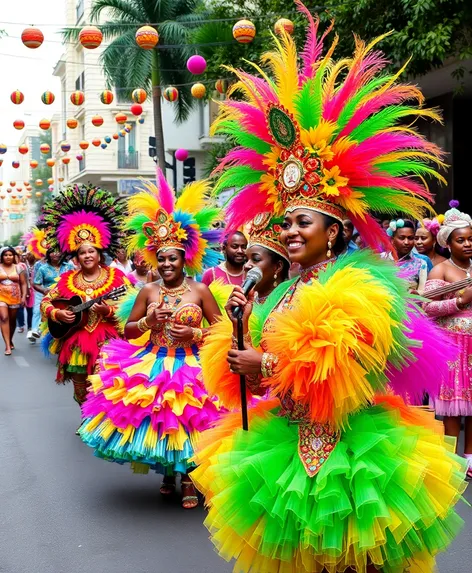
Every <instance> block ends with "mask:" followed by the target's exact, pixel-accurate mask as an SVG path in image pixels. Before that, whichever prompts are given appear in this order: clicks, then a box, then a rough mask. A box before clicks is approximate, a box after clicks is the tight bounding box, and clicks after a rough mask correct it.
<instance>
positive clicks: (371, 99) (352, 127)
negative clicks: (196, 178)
mask: <svg viewBox="0 0 472 573" xmlns="http://www.w3.org/2000/svg"><path fill="white" fill-rule="evenodd" d="M296 4H297V6H298V9H299V11H300V12H302V13H303V14H305V16H306V18H307V19H308V32H307V40H306V44H305V47H304V49H303V51H302V52H301V54H300V65H299V64H298V61H299V55H298V54H297V50H296V47H295V44H294V41H293V39H292V37H291V36H290V35H289V34H287V33H285V32H284V31H281V36H280V37H278V38H277V37H275V36H274V42H275V49H274V51H271V52H268V53H266V54H264V55H263V56H262V64H263V65H267V66H268V67H269V69H270V71H271V77H269V76H268V75H267V74H266V72H265V71H264V70H263V69H261V67H259V66H258V65H256V64H252V66H253V68H255V70H256V75H251V74H249V73H247V72H244V71H241V70H235V69H233V68H228V69H229V70H230V71H232V72H234V73H235V74H236V75H237V76H238V79H239V81H238V82H237V83H236V84H234V85H233V86H232V88H231V89H230V91H229V92H228V93H229V96H231V94H232V93H234V92H237V94H238V98H237V99H234V100H232V99H227V100H225V101H223V102H222V103H221V104H220V114H219V117H218V118H217V119H216V121H215V122H214V123H213V133H214V134H224V135H227V136H229V137H231V138H232V140H233V141H235V144H236V145H237V147H235V148H233V149H232V150H231V151H230V152H229V153H228V154H227V155H226V157H225V158H224V159H223V160H222V162H221V164H220V165H219V167H218V168H217V169H216V170H215V173H221V176H220V178H219V181H218V183H217V185H216V187H215V192H216V193H219V192H220V191H223V190H225V189H228V188H231V187H235V188H236V194H235V197H234V198H233V200H232V201H231V202H230V204H229V206H228V215H229V220H230V224H231V225H232V226H234V227H235V228H237V227H239V226H241V225H243V224H245V223H247V222H248V221H250V220H252V219H253V218H254V217H255V216H256V214H257V213H263V212H266V211H270V212H272V213H273V214H274V215H275V216H281V215H283V214H284V212H285V211H287V210H293V209H296V208H298V207H306V208H309V209H313V210H316V211H319V212H321V213H325V214H327V215H330V216H332V217H335V218H336V219H337V220H339V221H342V220H343V219H344V218H346V217H348V218H349V219H351V221H352V223H353V224H354V226H355V227H356V229H357V230H358V231H359V233H360V234H361V235H362V237H363V238H365V240H366V242H367V243H368V244H369V245H371V246H374V247H377V246H379V247H382V246H383V247H385V248H387V249H390V248H391V247H390V245H389V241H388V238H387V237H386V236H385V232H384V231H383V230H382V229H381V227H380V225H378V223H377V222H376V221H374V219H373V217H372V216H371V215H369V211H377V212H379V211H380V212H383V213H386V214H389V215H391V216H394V215H395V214H396V213H398V212H401V213H405V215H407V216H408V217H409V218H412V219H421V218H423V217H424V216H426V213H425V211H427V210H428V209H429V205H428V201H431V195H430V193H429V191H428V189H427V186H426V183H425V181H424V176H432V177H436V178H437V179H439V180H441V181H444V178H443V177H442V176H441V175H439V174H438V173H437V171H436V169H435V167H438V166H439V167H440V166H443V165H444V164H443V162H442V160H441V159H442V153H441V151H440V149H439V148H438V147H437V146H435V145H433V144H432V143H429V142H428V141H426V140H425V139H424V137H422V136H421V135H420V134H419V133H417V132H416V131H415V130H414V129H413V128H412V127H411V123H410V124H409V125H408V126H407V125H406V122H405V118H407V117H408V116H410V117H413V118H416V117H429V118H432V119H436V120H439V117H438V114H437V113H436V112H435V111H434V110H428V109H424V108H422V107H421V104H422V102H423V100H424V98H423V96H422V94H421V92H420V91H419V89H418V88H416V87H415V86H411V85H406V84H398V83H397V79H398V78H399V76H400V75H401V74H402V72H403V71H404V68H402V69H401V70H399V71H398V73H396V74H388V73H386V72H385V73H380V72H381V70H383V69H384V68H385V66H386V64H387V61H386V60H385V58H384V56H383V55H382V54H381V53H380V52H378V51H376V50H375V49H374V48H375V46H376V44H377V43H378V42H379V41H380V40H382V39H383V38H384V37H385V36H382V37H380V38H377V39H376V40H373V41H372V42H370V43H369V44H365V43H364V42H363V41H361V40H360V39H359V38H356V48H355V52H354V55H353V56H352V58H346V59H342V60H339V61H334V60H333V59H332V56H333V52H334V49H335V47H336V44H337V41H338V38H337V37H335V38H334V41H333V43H332V44H331V46H330V47H329V48H328V50H327V52H326V54H325V55H323V53H322V52H323V44H324V40H325V38H326V36H327V34H328V33H329V32H330V30H331V28H332V26H331V27H330V28H328V30H326V32H325V33H324V34H323V35H322V36H321V37H320V36H319V35H318V24H319V22H318V21H317V20H316V21H315V20H314V19H313V17H312V15H311V14H310V13H309V11H308V10H307V9H306V8H305V6H304V5H303V4H302V3H301V2H300V1H298V0H297V1H296ZM241 96H242V97H243V98H244V101H241ZM431 163H432V164H433V165H431Z"/></svg>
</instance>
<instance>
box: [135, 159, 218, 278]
mask: <svg viewBox="0 0 472 573" xmlns="http://www.w3.org/2000/svg"><path fill="white" fill-rule="evenodd" d="M209 191H210V187H209V183H208V182H206V181H196V182H194V183H190V184H189V185H187V186H186V187H185V188H184V189H183V191H182V193H181V194H180V196H179V198H178V199H176V197H175V195H174V191H173V190H172V188H171V187H170V185H169V183H168V182H167V180H166V178H165V176H164V174H163V173H162V171H161V170H160V169H158V170H157V186H156V185H154V184H153V183H151V182H149V181H148V182H146V181H144V182H143V190H142V191H140V192H139V193H136V195H132V196H131V197H130V198H129V199H128V215H127V216H126V218H125V222H124V229H125V231H126V232H128V233H131V234H130V236H129V239H128V251H129V252H130V253H133V252H134V251H137V250H139V251H141V252H142V253H143V256H144V258H145V260H146V261H147V262H148V263H150V264H151V265H152V266H153V267H154V268H155V267H157V254H158V253H159V251H162V250H166V249H179V250H181V251H184V252H185V266H186V269H187V272H188V273H189V274H192V275H193V274H196V273H197V274H198V273H201V272H202V271H203V269H204V268H206V267H211V266H214V265H216V264H218V262H219V260H220V255H219V253H218V252H217V251H216V250H214V249H215V248H217V247H218V244H219V241H220V237H221V231H219V230H218V229H216V228H215V227H214V224H215V223H216V222H217V221H219V220H221V219H222V211H221V209H220V208H218V207H216V206H215V205H214V204H213V203H212V202H211V201H210V199H209V197H208V194H209Z"/></svg>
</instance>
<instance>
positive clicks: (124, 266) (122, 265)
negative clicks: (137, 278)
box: [110, 248, 133, 275]
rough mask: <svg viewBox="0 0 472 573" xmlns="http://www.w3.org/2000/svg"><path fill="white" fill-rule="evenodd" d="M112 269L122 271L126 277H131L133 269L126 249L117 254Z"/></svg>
mask: <svg viewBox="0 0 472 573" xmlns="http://www.w3.org/2000/svg"><path fill="white" fill-rule="evenodd" d="M110 267H114V268H115V269H120V271H123V272H124V273H125V275H129V273H130V272H131V271H132V270H133V267H132V266H131V261H130V260H129V259H128V257H127V256H126V249H124V248H121V249H118V251H117V253H116V259H113V262H112V263H111V264H110Z"/></svg>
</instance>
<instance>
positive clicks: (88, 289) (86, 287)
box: [72, 267, 108, 296]
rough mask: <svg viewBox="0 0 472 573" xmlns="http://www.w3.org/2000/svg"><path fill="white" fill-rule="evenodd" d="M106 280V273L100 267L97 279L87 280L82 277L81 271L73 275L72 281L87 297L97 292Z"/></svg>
mask: <svg viewBox="0 0 472 573" xmlns="http://www.w3.org/2000/svg"><path fill="white" fill-rule="evenodd" d="M107 279H108V273H106V272H105V270H104V269H102V268H101V267H100V274H99V275H98V277H97V278H95V279H92V280H88V279H86V278H85V277H84V275H83V273H82V271H79V272H77V273H76V274H75V275H73V278H72V281H73V283H74V286H75V287H76V288H77V289H78V290H81V291H82V292H84V293H85V294H86V295H87V296H91V295H92V294H93V293H94V291H96V290H98V289H99V288H101V287H102V286H103V285H104V284H105V283H106V281H107Z"/></svg>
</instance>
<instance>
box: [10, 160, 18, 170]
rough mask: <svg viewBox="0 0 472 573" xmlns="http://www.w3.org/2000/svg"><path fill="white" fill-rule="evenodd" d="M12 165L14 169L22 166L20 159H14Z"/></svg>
mask: <svg viewBox="0 0 472 573" xmlns="http://www.w3.org/2000/svg"><path fill="white" fill-rule="evenodd" d="M11 166H12V167H13V169H18V167H19V166H20V162H19V161H12V162H11Z"/></svg>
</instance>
